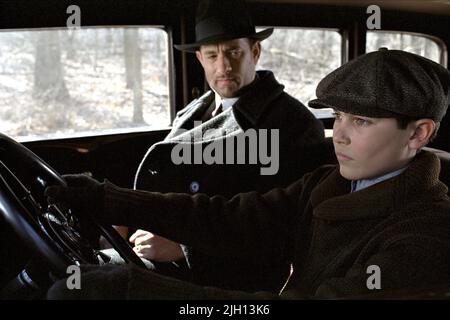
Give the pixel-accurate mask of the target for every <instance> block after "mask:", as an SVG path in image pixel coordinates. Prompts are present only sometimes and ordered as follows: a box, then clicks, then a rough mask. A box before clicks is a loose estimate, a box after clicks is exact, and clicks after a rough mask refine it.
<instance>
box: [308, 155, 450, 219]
mask: <svg viewBox="0 0 450 320" xmlns="http://www.w3.org/2000/svg"><path fill="white" fill-rule="evenodd" d="M439 172H440V161H439V158H438V157H437V156H436V155H434V154H433V153H431V152H427V151H422V152H421V153H420V154H418V155H417V156H416V157H415V159H414V160H413V161H412V162H411V163H410V165H409V167H408V169H406V170H405V172H403V173H402V174H400V175H398V176H396V177H394V178H392V179H388V180H385V181H383V182H380V183H378V184H376V185H373V186H371V187H369V188H367V189H363V190H361V191H358V192H354V193H350V181H349V180H347V179H344V178H343V177H342V176H341V175H340V173H339V166H337V167H336V169H335V170H334V171H332V172H331V174H330V175H329V176H328V177H326V178H325V179H324V180H323V181H322V182H321V183H320V184H319V185H317V187H316V188H314V190H313V191H312V193H311V203H312V205H313V207H314V211H313V215H314V216H315V217H318V218H322V219H327V220H357V219H372V218H380V217H384V216H388V215H390V214H392V213H394V212H396V211H399V210H401V209H402V208H405V207H406V206H408V205H409V204H410V203H411V202H412V201H421V200H420V199H422V198H423V197H427V199H428V201H429V200H430V199H433V198H434V199H439V198H442V197H445V195H446V193H447V187H446V186H445V185H444V184H443V183H441V182H440V181H439Z"/></svg>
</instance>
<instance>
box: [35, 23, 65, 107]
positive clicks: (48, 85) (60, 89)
mask: <svg viewBox="0 0 450 320" xmlns="http://www.w3.org/2000/svg"><path fill="white" fill-rule="evenodd" d="M59 42H60V39H59V33H58V32H51V31H43V32H39V33H38V36H37V39H36V51H35V54H36V59H35V64H34V89H33V95H34V97H36V98H42V99H43V100H45V101H48V100H56V101H64V100H66V99H68V98H69V97H70V96H69V92H68V91H67V88H66V84H65V81H64V72H63V67H62V64H61V48H60V43H59Z"/></svg>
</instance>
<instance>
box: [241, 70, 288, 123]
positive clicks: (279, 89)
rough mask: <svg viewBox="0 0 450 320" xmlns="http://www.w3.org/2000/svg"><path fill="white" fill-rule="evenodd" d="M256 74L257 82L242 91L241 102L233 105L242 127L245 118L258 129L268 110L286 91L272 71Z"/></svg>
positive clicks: (261, 71) (262, 71)
mask: <svg viewBox="0 0 450 320" xmlns="http://www.w3.org/2000/svg"><path fill="white" fill-rule="evenodd" d="M256 74H257V77H256V79H255V81H253V82H252V83H251V84H249V85H248V86H246V87H244V88H242V89H241V91H240V92H239V93H238V95H239V100H238V101H237V102H236V103H235V104H234V105H233V112H234V114H235V117H236V120H237V121H238V123H239V125H241V126H242V125H243V123H241V121H240V119H241V117H242V116H243V117H244V118H245V119H246V120H247V121H249V122H250V123H251V126H252V127H257V126H258V124H259V123H260V121H261V120H262V119H261V118H262V116H263V115H264V114H267V111H266V109H267V108H268V107H269V106H270V105H271V103H272V101H273V100H275V99H276V98H277V97H278V96H279V95H280V94H281V93H283V90H284V86H283V85H282V84H280V83H279V82H278V81H277V80H276V79H275V76H274V75H273V73H272V72H271V71H267V70H260V71H257V72H256Z"/></svg>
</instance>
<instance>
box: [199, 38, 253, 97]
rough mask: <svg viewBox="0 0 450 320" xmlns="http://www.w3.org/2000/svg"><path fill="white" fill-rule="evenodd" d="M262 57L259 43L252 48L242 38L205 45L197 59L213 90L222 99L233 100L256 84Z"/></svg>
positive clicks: (245, 39)
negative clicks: (257, 68)
mask: <svg viewBox="0 0 450 320" xmlns="http://www.w3.org/2000/svg"><path fill="white" fill-rule="evenodd" d="M260 53H261V45H260V43H259V42H256V43H254V44H253V45H252V46H250V42H249V40H248V39H247V38H241V39H234V40H230V41H224V42H220V43H216V44H209V45H203V46H201V47H200V51H197V52H196V55H197V58H198V60H199V61H200V63H201V64H202V66H203V69H204V70H205V76H206V80H207V81H208V84H209V86H210V87H211V88H212V89H214V91H216V92H217V93H218V94H219V95H220V96H221V97H223V98H233V97H235V96H236V92H237V91H238V90H239V89H241V88H242V87H245V86H246V85H248V84H250V83H251V82H252V81H253V80H254V78H255V68H256V64H257V62H258V60H259V55H260Z"/></svg>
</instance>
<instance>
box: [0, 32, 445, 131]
mask: <svg viewBox="0 0 450 320" xmlns="http://www.w3.org/2000/svg"><path fill="white" fill-rule="evenodd" d="M341 41H342V40H341V36H340V34H339V33H338V32H337V31H332V30H329V31H321V30H306V29H278V30H276V31H275V33H274V34H273V35H272V36H271V37H270V38H269V39H267V40H265V41H264V42H263V43H262V45H263V52H262V57H261V61H260V64H259V68H260V69H270V70H273V71H274V72H275V74H276V76H277V78H278V80H279V81H280V82H281V83H283V84H284V85H285V86H286V91H287V92H289V93H290V94H292V95H294V96H295V97H297V98H298V99H300V100H301V101H302V102H304V103H305V104H306V103H307V101H309V100H310V99H313V98H314V96H315V87H316V85H317V83H318V82H319V81H320V79H321V78H322V77H323V76H325V75H326V74H328V73H329V72H330V71H332V70H334V69H335V68H337V67H338V66H339V65H340V64H341ZM167 43H168V41H167V35H166V34H165V32H164V31H162V30H159V29H155V28H90V29H84V28H82V29H79V30H46V31H32V32H30V31H8V32H1V33H0V131H1V132H4V133H6V134H8V135H10V136H12V137H15V138H20V137H22V138H24V137H28V138H33V137H41V138H42V137H55V136H67V135H71V134H77V133H81V132H85V133H86V132H102V131H105V130H115V129H122V128H136V127H142V126H149V127H161V126H167V125H169V124H170V116H169V114H170V113H169V87H168V58H167V52H168V44H167ZM382 46H386V47H389V48H391V49H393V48H402V49H405V50H408V51H412V52H415V53H418V54H422V55H425V56H427V57H430V58H432V59H434V60H437V61H438V60H439V54H440V51H439V50H440V49H439V46H438V45H437V44H436V43H435V42H433V41H431V40H429V39H426V38H424V37H418V36H411V35H403V34H399V33H397V34H390V33H377V34H371V35H369V36H368V46H367V49H368V50H369V51H371V50H376V49H377V48H378V47H382Z"/></svg>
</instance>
